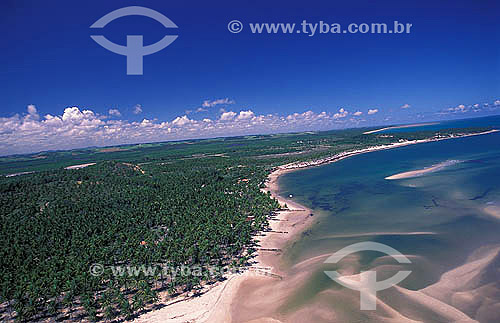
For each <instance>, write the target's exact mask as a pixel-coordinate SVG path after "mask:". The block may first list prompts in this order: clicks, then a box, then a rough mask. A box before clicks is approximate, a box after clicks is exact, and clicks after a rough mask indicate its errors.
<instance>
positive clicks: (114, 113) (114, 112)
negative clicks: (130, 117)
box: [108, 109, 122, 117]
mask: <svg viewBox="0 0 500 323" xmlns="http://www.w3.org/2000/svg"><path fill="white" fill-rule="evenodd" d="M108 114H109V115H110V116H113V117H121V115H122V114H121V113H120V110H118V109H109V111H108Z"/></svg>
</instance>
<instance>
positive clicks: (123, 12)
mask: <svg viewBox="0 0 500 323" xmlns="http://www.w3.org/2000/svg"><path fill="white" fill-rule="evenodd" d="M125 16H145V17H149V18H152V19H154V20H156V21H158V22H159V23H161V24H162V25H163V26H165V28H177V25H176V24H174V23H173V22H172V20H170V19H168V18H167V17H165V16H164V15H162V14H161V13H159V12H158V11H155V10H152V9H149V8H144V7H137V6H132V7H125V8H121V9H117V10H115V11H112V12H110V13H108V14H107V15H105V16H103V17H101V18H100V19H99V20H97V21H96V22H95V23H94V24H93V25H92V26H90V28H104V27H105V26H106V25H107V24H108V23H110V22H111V21H113V20H115V19H117V18H120V17H125ZM90 37H91V38H92V39H93V40H95V42H96V43H98V44H99V45H101V46H102V47H104V48H106V49H107V50H109V51H111V52H113V53H116V54H120V55H124V56H127V75H142V74H143V72H142V63H143V57H144V56H146V55H151V54H154V53H156V52H159V51H160V50H162V49H164V48H165V47H167V46H168V45H170V44H172V43H173V41H174V40H175V39H176V38H177V37H178V36H172V35H166V36H165V37H163V38H162V39H161V40H160V41H158V42H156V43H154V44H151V45H148V46H144V45H143V36H142V35H133V36H130V35H127V46H122V45H118V44H115V43H113V42H111V41H109V40H108V39H107V38H106V37H104V36H102V35H92V36H90Z"/></svg>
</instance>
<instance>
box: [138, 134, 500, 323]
mask: <svg viewBox="0 0 500 323" xmlns="http://www.w3.org/2000/svg"><path fill="white" fill-rule="evenodd" d="M495 132H499V130H496V129H493V130H489V131H484V132H480V133H471V134H463V135H462V134H461V135H452V136H449V137H444V138H441V137H438V138H429V139H421V140H411V141H404V142H397V143H392V144H387V145H380V146H373V147H368V148H363V149H359V150H354V151H346V152H342V153H338V154H336V155H333V156H330V157H325V158H321V159H317V160H313V161H310V162H294V163H290V164H285V165H281V166H278V167H276V168H275V169H274V170H273V171H272V172H271V173H270V174H269V175H268V177H267V181H266V187H265V188H263V189H261V190H262V191H263V192H267V191H270V192H271V196H272V197H273V198H275V199H277V200H278V202H279V203H280V205H284V204H286V205H287V206H288V207H289V210H280V211H277V215H276V217H274V218H272V219H269V223H270V224H269V230H268V231H265V232H263V234H262V235H257V236H255V239H256V241H257V242H258V243H259V244H260V247H259V249H261V250H257V253H256V257H255V262H254V263H253V265H252V266H251V267H250V268H249V269H248V270H246V271H245V272H243V273H238V274H230V275H228V276H227V277H226V280H225V281H223V282H221V283H217V284H215V286H212V287H208V288H207V289H206V292H205V293H204V294H202V295H201V296H199V297H195V298H192V297H185V298H184V299H178V298H175V299H170V300H169V301H168V302H167V303H166V304H164V305H165V307H164V308H162V309H159V310H154V311H151V312H149V313H146V314H143V315H141V316H139V317H138V318H136V319H135V320H134V322H148V323H151V322H172V323H174V322H178V323H184V322H231V321H232V318H231V317H232V314H231V310H232V303H233V299H234V298H235V297H236V295H237V293H238V290H239V289H240V286H241V285H242V283H243V282H245V281H247V280H249V279H250V278H255V277H256V276H259V277H266V278H268V279H276V278H278V277H280V272H279V269H278V268H277V265H278V263H279V261H280V259H281V251H279V252H278V253H276V252H272V251H271V252H270V251H268V250H262V249H280V248H282V247H284V246H285V245H286V244H287V243H288V242H290V241H292V239H293V238H295V237H296V235H297V234H298V233H300V232H303V231H304V230H305V229H306V228H307V227H309V226H310V225H311V224H312V222H314V220H315V216H310V214H311V213H312V212H311V210H310V209H308V208H306V207H305V206H303V205H300V204H299V203H296V202H294V201H291V200H289V199H288V198H286V197H283V196H280V195H279V194H278V191H279V186H278V178H279V177H280V176H282V175H284V174H287V173H289V172H293V171H296V170H300V169H305V168H309V167H316V166H321V165H326V164H330V163H334V162H338V161H340V160H343V159H346V158H349V157H352V156H356V155H360V154H364V153H369V152H373V151H379V150H386V149H392V148H398V147H404V146H409V145H415V144H420V143H426V142H435V141H441V140H448V139H456V138H463V137H470V136H478V135H485V134H490V133H495ZM282 232H286V233H282ZM276 322H279V321H276Z"/></svg>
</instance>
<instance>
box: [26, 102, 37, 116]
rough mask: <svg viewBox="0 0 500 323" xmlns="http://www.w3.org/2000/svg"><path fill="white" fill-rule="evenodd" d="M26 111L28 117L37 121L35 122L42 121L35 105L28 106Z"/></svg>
mask: <svg viewBox="0 0 500 323" xmlns="http://www.w3.org/2000/svg"><path fill="white" fill-rule="evenodd" d="M26 109H27V110H28V115H29V117H30V118H32V119H35V120H38V119H40V116H39V115H38V112H37V110H36V107H35V106H34V105H33V104H30V105H28V106H27V108H26Z"/></svg>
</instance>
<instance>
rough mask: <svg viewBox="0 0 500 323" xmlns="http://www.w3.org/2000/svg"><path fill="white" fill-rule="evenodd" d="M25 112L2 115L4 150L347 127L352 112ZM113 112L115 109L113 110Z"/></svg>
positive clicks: (75, 109)
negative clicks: (164, 117) (124, 116)
mask: <svg viewBox="0 0 500 323" xmlns="http://www.w3.org/2000/svg"><path fill="white" fill-rule="evenodd" d="M27 109H28V110H27V113H26V114H24V115H15V116H12V117H7V118H1V117H0V151H1V152H2V153H3V154H14V153H29V152H38V151H43V150H51V149H73V148H83V147H89V146H110V145H119V144H133V143H140V142H152V141H167V140H179V139H191V138H209V137H217V136H231V135H242V134H259V133H276V132H288V131H289V132H292V131H306V130H329V129H333V128H341V127H346V126H347V125H348V122H350V121H349V120H348V119H347V118H344V117H341V116H344V115H345V116H346V115H347V114H348V112H347V111H346V110H345V109H340V110H339V111H338V112H336V113H333V112H326V111H323V112H320V113H317V112H313V111H305V112H302V113H292V114H289V115H277V114H260V115H259V114H256V113H255V112H254V111H252V110H243V111H239V112H234V111H227V112H226V111H224V112H223V113H222V115H220V117H219V118H217V119H208V118H204V119H202V120H196V119H190V118H189V117H188V116H187V115H182V116H178V117H176V118H174V119H173V120H172V121H163V122H162V121H159V120H156V119H153V120H151V119H143V120H142V121H140V122H137V121H133V122H132V121H128V120H121V119H117V118H111V119H109V118H106V117H105V116H101V115H99V114H97V113H95V112H93V111H92V110H90V109H81V108H79V107H67V108H66V109H64V111H62V112H61V113H60V114H46V115H45V116H43V117H38V118H37V117H35V116H37V115H38V112H37V111H36V108H35V107H34V106H33V107H29V108H27ZM108 115H115V116H117V115H116V113H115V112H110V111H108Z"/></svg>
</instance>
